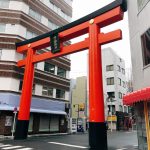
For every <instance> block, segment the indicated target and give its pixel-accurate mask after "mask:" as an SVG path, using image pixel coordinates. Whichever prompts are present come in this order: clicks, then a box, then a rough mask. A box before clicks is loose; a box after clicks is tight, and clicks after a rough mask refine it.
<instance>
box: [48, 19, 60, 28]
mask: <svg viewBox="0 0 150 150" xmlns="http://www.w3.org/2000/svg"><path fill="white" fill-rule="evenodd" d="M48 27H49V28H50V29H52V30H54V29H56V28H59V26H58V25H56V24H55V23H53V22H52V21H50V20H48Z"/></svg>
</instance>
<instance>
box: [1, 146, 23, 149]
mask: <svg viewBox="0 0 150 150" xmlns="http://www.w3.org/2000/svg"><path fill="white" fill-rule="evenodd" d="M21 147H23V146H11V147H4V148H2V149H5V150H7V149H16V148H21Z"/></svg>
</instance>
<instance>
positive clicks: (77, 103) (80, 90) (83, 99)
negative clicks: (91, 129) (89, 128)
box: [71, 76, 88, 128]
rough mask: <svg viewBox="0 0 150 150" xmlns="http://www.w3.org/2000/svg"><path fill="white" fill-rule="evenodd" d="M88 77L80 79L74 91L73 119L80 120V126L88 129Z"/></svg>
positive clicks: (77, 80)
mask: <svg viewBox="0 0 150 150" xmlns="http://www.w3.org/2000/svg"><path fill="white" fill-rule="evenodd" d="M87 116H88V115H87V77H86V76H83V77H78V78H77V79H76V82H75V85H74V87H73V89H72V113H71V118H76V119H77V118H78V120H79V121H78V122H79V124H83V126H84V128H85V127H86V121H87V120H88V118H87Z"/></svg>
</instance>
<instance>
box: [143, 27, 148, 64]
mask: <svg viewBox="0 0 150 150" xmlns="http://www.w3.org/2000/svg"><path fill="white" fill-rule="evenodd" d="M141 39H142V50H143V63H144V66H146V65H148V64H150V29H149V30H147V31H146V32H145V33H144V34H143V35H142V37H141Z"/></svg>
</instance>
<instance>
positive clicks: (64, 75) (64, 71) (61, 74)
mask: <svg viewBox="0 0 150 150" xmlns="http://www.w3.org/2000/svg"><path fill="white" fill-rule="evenodd" d="M57 75H58V76H60V77H63V78H65V77H66V70H65V69H62V68H59V67H58V70H57Z"/></svg>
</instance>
